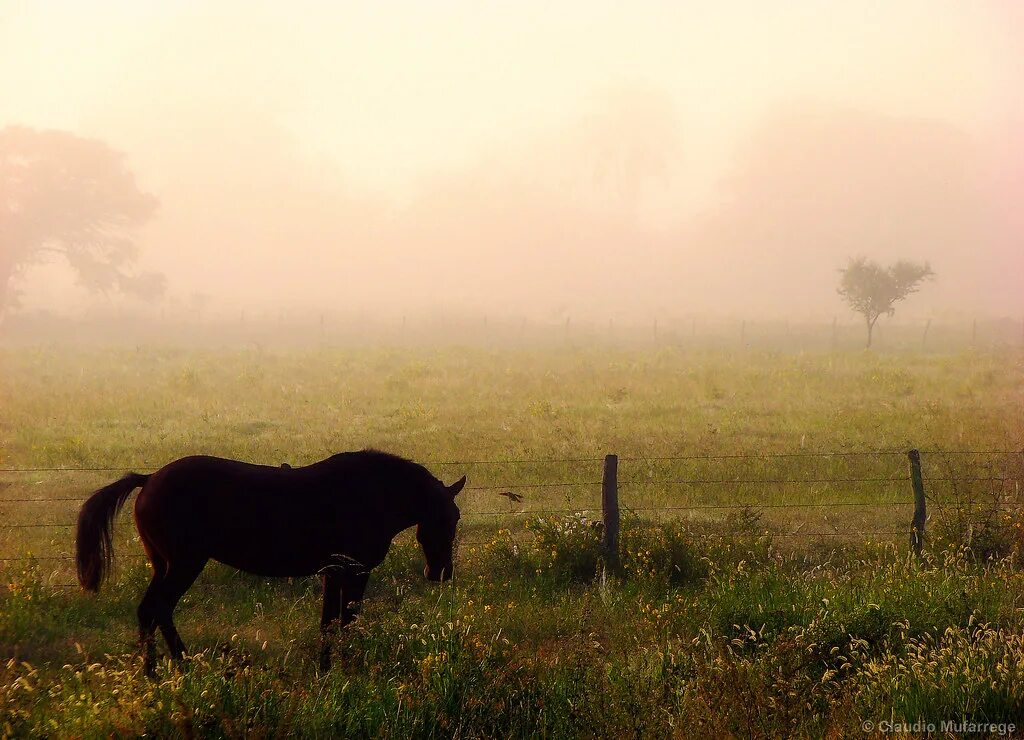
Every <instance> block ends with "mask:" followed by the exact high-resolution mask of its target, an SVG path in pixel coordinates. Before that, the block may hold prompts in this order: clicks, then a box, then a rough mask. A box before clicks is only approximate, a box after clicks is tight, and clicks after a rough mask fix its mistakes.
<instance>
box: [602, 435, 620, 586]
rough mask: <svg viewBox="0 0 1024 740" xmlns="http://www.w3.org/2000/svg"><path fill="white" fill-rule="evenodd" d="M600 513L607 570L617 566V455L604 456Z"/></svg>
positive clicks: (616, 568) (612, 569)
mask: <svg viewBox="0 0 1024 740" xmlns="http://www.w3.org/2000/svg"><path fill="white" fill-rule="evenodd" d="M601 513H602V514H603V516H604V535H603V537H602V542H601V549H602V550H603V554H604V561H605V565H606V566H607V567H608V570H611V571H615V570H618V567H619V456H618V455H605V456H604V476H603V477H602V479H601Z"/></svg>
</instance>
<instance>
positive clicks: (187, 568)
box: [156, 558, 206, 660]
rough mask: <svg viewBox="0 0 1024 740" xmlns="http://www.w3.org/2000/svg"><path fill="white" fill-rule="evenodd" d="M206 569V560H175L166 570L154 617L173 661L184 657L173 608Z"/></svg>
mask: <svg viewBox="0 0 1024 740" xmlns="http://www.w3.org/2000/svg"><path fill="white" fill-rule="evenodd" d="M205 567H206V558H198V559H194V560H184V561H182V560H175V561H173V562H172V563H170V565H169V566H168V568H167V575H166V576H164V579H163V582H162V589H161V596H162V598H161V600H160V605H159V610H158V612H157V615H156V622H157V624H158V625H159V626H160V631H161V632H162V633H163V635H164V639H165V640H166V641H167V648H168V649H169V650H170V651H171V657H172V658H174V660H181V659H182V657H183V656H184V655H185V643H184V642H182V640H181V636H180V635H179V634H178V630H177V629H175V627H174V618H173V617H174V608H175V607H176V606H177V605H178V601H179V600H180V599H181V597H182V596H183V595H184V594H185V592H186V591H188V590H189V588H190V587H191V586H192V584H193V583H195V580H196V578H198V577H199V574H200V573H201V572H202V571H203V568H205Z"/></svg>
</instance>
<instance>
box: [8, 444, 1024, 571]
mask: <svg viewBox="0 0 1024 740" xmlns="http://www.w3.org/2000/svg"><path fill="white" fill-rule="evenodd" d="M922 454H924V455H942V456H947V455H959V456H992V457H1002V458H1007V457H1011V458H1016V457H1017V456H1020V457H1021V460H1022V461H1024V450H930V451H926V452H924V453H921V452H918V451H917V450H910V451H909V452H908V451H905V450H850V451H834V452H827V451H803V450H801V451H794V452H777V453H731V454H720V455H670V456H623V457H618V456H617V455H606V456H604V457H566V458H521V459H506V460H501V459H495V460H462V461H454V460H433V461H427V463H426V464H429V465H452V466H455V465H461V466H484V465H488V466H502V465H546V464H553V463H574V464H575V463H595V462H601V461H603V463H604V474H603V476H602V479H601V480H587V481H563V480H559V481H546V482H502V483H494V484H491V485H482V486H467V487H466V490H467V491H478V492H484V491H509V492H514V491H516V490H517V489H519V490H523V489H554V488H596V487H598V486H600V487H601V493H602V501H601V506H600V507H586V506H583V507H558V508H549V507H545V508H537V509H531V508H519V509H517V508H515V507H514V506H512V505H511V502H510V507H509V508H508V509H505V510H488V511H467V512H465V513H464V516H466V517H506V518H511V519H519V518H521V517H524V516H545V515H553V514H558V515H567V514H594V513H600V514H601V521H602V524H603V527H602V550H603V552H604V555H605V557H606V559H607V560H608V562H609V563H611V564H614V563H616V562H617V561H618V537H619V529H620V522H619V520H620V511H623V510H624V511H625V512H627V513H630V514H652V513H653V514H656V513H659V512H699V511H723V510H735V509H743V508H751V509H754V510H760V509H770V510H785V509H824V508H832V507H849V508H890V507H892V508H896V507H913V518H912V519H911V521H910V522H909V526H908V527H907V528H906V529H892V530H846V531H838V530H836V531H831V532H817V531H816V532H805V531H796V532H773V533H772V535H771V536H772V537H780V538H795V537H807V538H811V537H852V536H861V537H867V536H885V537H892V536H896V535H909V537H910V544H911V549H912V550H913V551H914V552H915V553H917V554H918V555H920V553H921V547H922V544H923V542H924V537H925V526H926V522H927V501H933V502H935V499H934V498H933V497H932V496H929V495H928V493H927V488H926V486H927V485H928V484H932V483H943V482H949V483H963V484H967V483H998V484H999V485H1000V493H1002V492H1003V489H1004V488H1005V484H1006V483H1008V482H1009V483H1015V484H1017V485H1018V486H1019V478H1018V477H1016V476H1008V475H984V476H981V475H966V476H950V475H933V476H924V475H923V473H922V470H921V455H922ZM888 456H893V457H902V456H905V457H907V458H909V466H908V468H906V472H905V474H901V475H893V476H829V477H806V476H802V477H732V478H725V477H719V478H651V477H637V478H627V479H625V480H623V481H619V479H618V463H619V462H620V461H622V462H673V461H690V462H695V461H716V460H717V461H724V460H754V461H771V460H775V459H795V458H845V457H849V458H854V457H888ZM128 467H129V468H133V469H152V468H155V467H158V466H155V465H150V464H146V465H136V466H128ZM126 469H127V468H126V467H124V466H35V467H5V468H0V473H7V474H13V475H17V474H24V473H39V472H68V473H86V472H113V471H123V470H126ZM1022 469H1024V466H1022ZM638 484H642V485H643V486H645V487H648V488H650V487H654V488H657V487H659V486H675V485H686V486H703V485H708V486H712V485H713V486H726V485H754V486H775V485H793V486H800V485H809V484H901V485H905V486H907V487H908V489H909V490H910V492H911V494H912V495H911V496H908V497H907V499H906V500H903V501H875V502H872V501H846V500H830V501H815V502H793V503H759V504H758V503H742V502H736V503H687V504H685V505H666V506H643V505H637V506H630V505H628V504H624V503H623V502H622V501H621V500H620V497H619V492H620V490H621V489H622V488H623V487H625V488H627V489H628V488H629V487H630V486H633V485H638ZM86 498H87V496H85V495H83V496H62V497H53V498H47V497H42V498H40V497H32V498H24V497H21V498H14V497H12V498H0V506H4V505H7V504H49V503H57V502H65V503H67V502H81V501H84V500H86ZM1005 503H1006V502H1002V503H1001V504H1000V505H1001V507H1002V508H1006V509H1015V508H1020V505H1021V504H1020V502H1019V501H1015V502H1014V505H1012V506H1006V505H1005ZM74 526H75V523H74V522H45V523H37V522H4V523H0V531H3V530H8V531H11V530H19V529H70V528H73V527H74ZM833 526H834V525H833ZM460 542H461V543H462V544H466V545H473V544H483V543H484V542H486V540H474V539H471V538H466V539H463V538H461V537H460ZM124 559H129V560H131V559H136V560H137V559H145V555H133V554H128V555H126V557H125V558H124ZM37 560H39V561H64V562H67V561H71V560H73V558H71V557H70V556H68V555H39V556H25V555H21V556H4V557H0V563H5V564H9V563H29V562H32V561H37ZM53 585H54V586H59V587H68V588H70V587H73V586H75V585H76V584H53Z"/></svg>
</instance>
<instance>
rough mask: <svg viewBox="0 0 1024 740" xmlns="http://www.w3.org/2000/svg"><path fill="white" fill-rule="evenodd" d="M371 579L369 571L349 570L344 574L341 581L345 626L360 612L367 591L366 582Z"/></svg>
mask: <svg viewBox="0 0 1024 740" xmlns="http://www.w3.org/2000/svg"><path fill="white" fill-rule="evenodd" d="M368 580H370V574H369V572H367V571H363V570H360V571H359V572H355V573H352V572H348V573H345V574H344V575H343V576H342V582H341V598H342V604H341V624H342V626H343V627H344V626H345V625H347V624H348V623H349V622H351V621H352V620H353V619H355V618H356V614H358V613H359V606H360V604H362V602H363V593H364V592H365V591H366V582H367V581H368Z"/></svg>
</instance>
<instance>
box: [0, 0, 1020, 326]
mask: <svg viewBox="0 0 1024 740" xmlns="http://www.w3.org/2000/svg"><path fill="white" fill-rule="evenodd" d="M551 6H552V4H550V3H541V2H517V3H479V2H431V3H419V2H408V3H398V2H383V3H359V4H356V3H327V2H323V3H315V2H294V1H293V2H288V3H284V2H264V3H249V2H227V1H224V2H217V3H208V4H200V3H155V2H154V3H148V2H138V1H135V2H100V1H98V0H94V1H91V2H81V3H73V2H28V1H27V0H26V1H25V2H17V1H15V2H10V1H9V0H8V1H7V2H3V3H2V4H0V91H2V92H3V94H2V95H0V129H2V128H4V127H5V126H8V125H20V126H29V127H33V128H39V129H49V128H54V129H61V130H66V131H70V132H73V133H75V134H77V135H80V136H84V137H90V138H96V139H100V140H102V141H104V142H106V143H107V144H108V145H110V146H111V147H113V148H114V149H117V150H119V151H121V152H124V154H125V156H126V162H127V163H128V165H129V167H130V168H131V169H132V170H133V171H134V173H135V175H136V177H137V181H138V183H139V185H140V187H141V188H142V189H143V190H144V191H146V192H148V193H152V194H153V195H154V196H156V198H157V199H158V200H159V203H160V205H159V209H158V211H157V213H156V215H155V217H153V218H152V219H151V220H150V221H149V222H148V223H146V224H145V225H144V226H143V227H142V229H141V230H140V231H139V233H138V235H137V241H138V244H139V246H140V249H141V251H140V257H139V261H138V269H140V270H154V271H158V272H160V273H163V274H164V275H165V276H166V278H167V290H166V294H165V295H164V296H163V297H162V298H161V299H160V300H158V301H150V302H146V301H144V300H140V299H138V298H132V297H118V296H115V295H109V294H96V293H91V292H88V291H86V290H84V289H83V288H81V287H80V286H78V284H77V281H76V278H75V275H74V274H73V273H72V272H71V270H70V269H69V268H68V267H67V266H66V265H63V264H62V263H61V262H59V261H58V260H54V261H51V262H46V261H44V262H42V263H38V264H34V265H32V266H31V267H30V268H28V269H25V270H24V271H23V272H22V273H21V274H19V276H18V286H17V287H18V290H19V293H20V295H21V299H20V304H21V305H20V309H19V310H22V311H39V310H46V311H52V312H56V313H67V314H71V315H79V314H81V313H82V312H85V311H102V310H105V308H106V307H114V308H116V309H117V310H120V311H125V310H128V311H133V312H140V313H143V312H154V311H158V310H162V311H173V310H175V309H182V310H184V309H186V308H188V307H190V306H191V307H193V308H194V307H195V306H196V305H198V304H202V305H203V306H204V310H207V311H209V312H212V313H216V312H222V313H225V314H226V313H228V312H231V313H232V314H237V313H238V312H239V311H243V310H244V311H252V312H257V311H268V312H270V311H279V310H314V311H338V312H363V313H368V314H376V315H381V316H399V315H405V314H412V313H415V312H450V313H452V314H456V313H460V314H465V315H481V314H484V315H486V314H490V315H492V316H499V315H509V316H512V315H516V316H519V315H522V316H529V317H534V318H539V319H545V318H549V319H554V318H560V317H565V316H570V315H571V316H573V317H589V318H591V319H594V320H602V321H603V320H606V319H616V320H617V319H619V318H622V319H623V320H639V319H647V318H650V317H672V316H689V315H707V316H777V317H795V318H796V317H804V318H806V317H812V318H813V317H821V318H823V319H831V317H832V316H833V315H836V314H839V315H844V313H843V312H844V308H843V307H842V304H841V303H840V299H839V297H838V296H837V294H836V289H835V286H836V277H837V269H838V268H839V267H841V266H842V265H843V264H845V262H846V260H847V258H849V257H851V256H854V255H860V254H864V255H867V256H869V257H872V258H875V259H879V260H881V261H884V262H890V261H894V260H896V259H900V258H907V259H917V260H928V261H930V263H931V265H932V267H933V268H934V270H935V272H936V274H937V278H936V280H935V281H933V282H931V283H929V284H928V285H927V286H926V287H925V288H924V289H923V290H922V291H921V292H920V293H919V294H918V295H916V296H914V297H913V299H911V300H910V301H908V303H907V304H906V308H905V309H904V308H903V307H901V308H900V311H901V312H906V313H907V314H908V315H917V316H955V315H961V314H963V315H985V316H1013V317H1019V316H1021V314H1022V313H1024V297H1022V291H1021V289H1020V285H1021V280H1022V278H1024V239H1022V237H1024V217H1022V215H1021V209H1020V208H1019V202H1020V200H1021V196H1022V195H1024V185H1022V178H1024V136H1022V134H1021V131H1022V127H1021V126H1022V123H1024V103H1022V101H1021V95H1020V90H1021V89H1024V35H1022V34H1021V33H1020V28H1021V27H1022V25H1021V24H1022V23H1024V12H1022V11H1021V9H1020V8H1021V6H1020V5H1019V4H1017V3H1015V2H1013V0H1007V1H1006V2H972V3H965V2H962V1H961V0H956V1H950V2H942V1H940V0H922V1H920V2H913V1H910V0H895V1H889V2H856V3H829V2H822V1H821V0H800V1H797V0H793V1H791V2H786V3H764V2H760V1H753V0H752V1H751V2H721V1H717V2H671V3H670V2H655V1H654V0H646V1H644V2H636V3H630V4H624V3H622V4H620V3H595V2H564V3H558V4H554V7H551ZM0 195H2V193H0ZM0 237H2V230H0ZM2 246H3V245H2V244H0V247H2Z"/></svg>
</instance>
